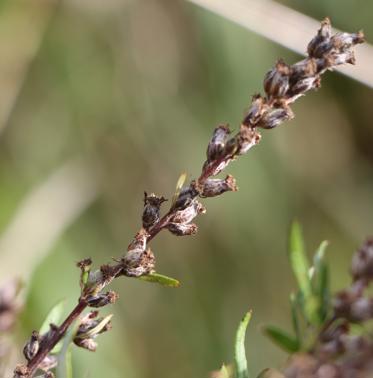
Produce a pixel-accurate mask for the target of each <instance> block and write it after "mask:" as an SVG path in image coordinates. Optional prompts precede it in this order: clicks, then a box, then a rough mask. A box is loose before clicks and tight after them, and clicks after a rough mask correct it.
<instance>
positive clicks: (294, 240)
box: [289, 222, 311, 297]
mask: <svg viewBox="0 0 373 378" xmlns="http://www.w3.org/2000/svg"><path fill="white" fill-rule="evenodd" d="M289 259H290V264H291V267H292V269H293V272H294V275H295V278H296V280H297V282H298V285H299V289H300V290H301V292H302V293H303V295H304V296H305V297H307V296H309V295H310V294H311V283H310V280H309V277H308V270H309V268H310V266H309V263H308V259H307V256H306V252H305V247H304V242H303V235H302V230H301V227H300V225H299V223H297V222H294V223H293V225H292V227H291V231H290V245H289Z"/></svg>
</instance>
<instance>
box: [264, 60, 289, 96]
mask: <svg viewBox="0 0 373 378" xmlns="http://www.w3.org/2000/svg"><path fill="white" fill-rule="evenodd" d="M289 75H290V68H289V66H288V65H287V64H285V62H284V61H283V60H281V59H280V60H278V61H277V63H276V66H275V67H274V68H273V69H272V70H270V71H269V72H268V73H267V74H266V76H265V78H264V83H263V85H264V90H265V92H266V93H267V96H268V97H269V98H280V97H284V96H285V94H286V92H287V90H288V89H289Z"/></svg>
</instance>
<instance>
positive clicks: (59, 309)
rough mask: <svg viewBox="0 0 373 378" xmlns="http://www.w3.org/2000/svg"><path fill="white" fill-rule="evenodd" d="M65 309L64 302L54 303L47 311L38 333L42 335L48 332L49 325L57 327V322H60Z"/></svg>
mask: <svg viewBox="0 0 373 378" xmlns="http://www.w3.org/2000/svg"><path fill="white" fill-rule="evenodd" d="M64 307H65V300H62V301H59V302H58V303H56V304H55V305H54V306H53V307H52V308H51V310H50V311H49V313H48V315H47V316H46V318H45V319H44V322H43V324H42V326H41V327H40V329H39V333H40V334H41V335H42V334H43V333H46V332H48V331H49V325H50V324H55V325H58V323H59V321H60V320H61V317H62V313H63V310H64Z"/></svg>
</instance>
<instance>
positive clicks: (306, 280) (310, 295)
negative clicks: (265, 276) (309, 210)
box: [265, 222, 330, 353]
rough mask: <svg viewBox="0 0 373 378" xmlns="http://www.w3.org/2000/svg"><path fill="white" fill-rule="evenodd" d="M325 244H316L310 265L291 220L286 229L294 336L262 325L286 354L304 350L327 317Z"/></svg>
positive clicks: (296, 227)
mask: <svg viewBox="0 0 373 378" xmlns="http://www.w3.org/2000/svg"><path fill="white" fill-rule="evenodd" d="M327 246H328V243H327V242H326V241H323V242H322V243H321V244H320V246H319V247H318V249H317V250H316V252H315V255H314V257H313V265H312V266H310V263H309V261H308V258H307V254H306V249H305V244H304V238H303V234H302V230H301V227H300V225H299V224H298V223H297V222H294V223H293V225H292V227H291V231H290V242H289V261H290V265H291V268H292V270H293V273H294V276H295V279H296V281H297V284H298V291H297V293H292V294H291V295H290V304H291V318H292V325H293V331H294V333H295V336H294V337H293V336H291V335H289V334H288V333H287V332H285V331H283V330H280V329H279V328H277V327H273V326H267V327H266V328H265V334H266V335H267V336H268V337H270V338H271V339H272V341H274V342H275V343H276V344H277V345H279V346H280V347H282V348H283V349H285V350H286V351H288V352H289V353H294V352H297V351H299V350H305V349H307V348H308V347H309V345H310V340H311V339H312V334H313V332H314V331H316V330H317V329H318V328H319V327H320V326H321V325H322V324H323V323H324V322H325V320H326V319H327V316H328V312H329V307H330V295H329V270H328V266H327V264H326V262H325V250H326V247H327Z"/></svg>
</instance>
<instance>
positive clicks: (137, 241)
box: [127, 229, 149, 251]
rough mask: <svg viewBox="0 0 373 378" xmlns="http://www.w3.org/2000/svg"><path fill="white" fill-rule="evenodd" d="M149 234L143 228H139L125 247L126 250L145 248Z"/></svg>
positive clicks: (142, 249)
mask: <svg viewBox="0 0 373 378" xmlns="http://www.w3.org/2000/svg"><path fill="white" fill-rule="evenodd" d="M148 237H149V234H148V232H147V231H146V230H145V229H141V230H140V231H139V232H138V233H137V234H136V235H135V237H134V238H133V240H132V242H131V243H130V245H129V246H128V248H127V251H131V250H141V251H144V250H145V249H146V242H147V240H148Z"/></svg>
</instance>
